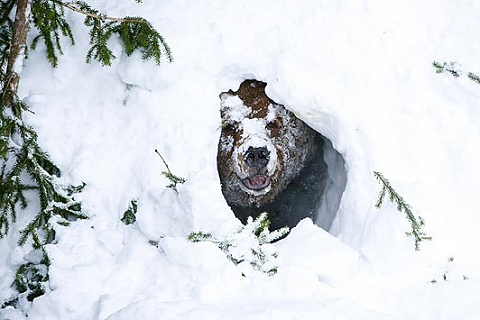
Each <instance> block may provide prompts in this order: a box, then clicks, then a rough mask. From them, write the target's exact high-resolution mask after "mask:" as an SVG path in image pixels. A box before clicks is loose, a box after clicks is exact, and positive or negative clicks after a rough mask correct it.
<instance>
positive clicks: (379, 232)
mask: <svg viewBox="0 0 480 320" xmlns="http://www.w3.org/2000/svg"><path fill="white" fill-rule="evenodd" d="M92 4H93V5H98V7H99V8H101V9H104V10H105V11H107V12H108V13H109V14H110V15H118V16H122V15H126V14H128V15H137V14H138V15H142V16H144V17H145V18H147V19H148V20H150V21H151V22H152V23H153V25H154V26H155V27H156V28H158V30H159V31H160V32H161V33H162V35H164V36H165V38H166V40H167V42H168V43H169V45H170V46H171V47H172V50H173V55H174V58H175V61H174V63H172V64H164V65H162V66H161V67H156V66H154V64H153V63H152V62H144V61H141V60H140V57H139V56H138V55H137V56H135V55H134V56H132V57H130V58H128V59H127V58H126V57H125V56H124V55H123V54H122V50H121V47H120V45H119V44H118V43H115V42H112V46H113V47H114V53H115V55H116V56H117V57H118V59H117V60H116V61H115V62H114V64H113V66H112V67H111V68H101V67H100V66H99V65H97V64H89V65H88V64H87V65H86V64H84V55H85V52H86V51H87V49H86V42H87V39H88V35H87V34H85V30H84V29H83V28H82V26H81V23H80V20H79V17H78V16H76V14H75V13H71V14H69V19H70V20H71V21H72V22H73V23H74V26H73V27H74V31H75V32H76V34H77V45H76V46H75V47H69V46H68V44H66V45H65V46H64V53H65V55H63V56H62V57H61V58H60V59H59V66H58V68H56V69H51V67H50V66H49V65H48V63H47V62H46V61H45V58H44V52H42V50H41V48H38V49H37V51H34V52H30V56H29V60H28V61H27V64H26V67H25V69H24V72H23V74H22V82H21V96H22V97H24V98H25V100H26V101H27V102H28V104H29V105H30V107H31V110H32V111H33V112H32V113H31V114H28V119H26V120H27V121H28V122H29V123H31V124H32V125H33V126H34V127H35V129H36V130H37V131H38V133H39V142H40V143H41V145H42V146H44V148H45V149H46V150H47V151H48V152H49V153H50V155H51V157H52V159H53V160H54V161H55V162H56V163H57V164H58V166H59V167H60V168H62V171H63V172H64V175H63V176H62V179H63V180H64V181H66V182H68V183H77V182H81V181H84V182H85V183H86V184H87V186H86V187H85V189H84V191H83V192H82V194H81V196H80V197H81V200H82V201H83V204H84V207H85V208H87V209H88V213H89V215H90V216H91V219H90V220H87V221H79V222H76V223H73V224H72V225H71V226H70V227H62V226H60V225H56V227H55V228H56V231H57V238H58V241H57V243H55V244H52V245H50V246H48V248H47V250H48V253H49V255H50V257H51V260H52V265H51V267H50V271H49V276H50V283H49V290H48V292H47V294H45V295H44V296H42V297H39V298H37V299H35V300H34V302H33V303H32V304H31V305H25V306H24V309H25V310H24V311H25V312H27V313H28V319H107V318H108V319H131V318H132V317H133V316H134V317H135V318H136V319H152V318H162V319H163V318H164V319H245V318H246V319H268V318H271V319H292V318H301V319H318V318H326V319H356V320H358V319H369V320H371V319H412V318H416V319H435V320H438V319H478V318H479V317H480V310H479V308H478V303H479V298H478V291H479V290H480V283H479V276H480V275H479V271H478V270H480V259H479V258H478V254H476V253H477V252H478V250H477V249H476V243H478V242H479V241H480V236H479V234H480V233H479V232H478V226H479V225H480V215H478V212H477V211H478V207H479V205H480V203H479V198H478V195H477V193H478V190H479V189H480V182H479V181H480V179H478V178H477V177H479V176H480V169H479V166H478V163H479V162H480V152H479V151H478V144H479V142H480V132H479V130H478V128H479V123H480V111H479V109H478V101H479V98H480V88H479V86H478V85H477V84H475V83H473V82H472V81H469V80H468V79H467V78H466V77H460V78H458V79H454V78H452V77H449V76H448V75H443V74H441V75H438V74H435V70H434V69H433V68H432V67H431V63H432V61H433V60H442V59H444V60H456V61H459V62H461V64H462V65H461V67H462V68H463V69H464V70H469V71H470V70H472V71H475V70H479V69H480V67H479V66H478V64H476V62H477V61H478V52H480V43H479V42H478V41H476V39H477V38H478V33H479V31H480V20H479V19H478V16H479V15H480V6H479V4H478V3H477V2H474V1H469V2H464V3H462V4H459V3H458V2H457V1H451V0H442V1H433V0H428V1H423V2H421V3H419V2H418V1H413V0H408V1H396V0H395V1H389V2H388V3H387V2H384V1H376V0H374V1H356V2H351V3H348V4H347V3H341V2H333V1H308V0H306V1H300V2H299V1H290V0H287V1H282V2H281V3H279V2H278V1H270V0H266V1H260V2H255V3H246V2H241V1H236V2H235V1H227V2H225V1H213V0H204V1H196V2H195V3H193V2H191V1H185V0H180V1H175V2H169V1H164V2H158V1H144V2H143V3H142V4H141V5H135V4H132V3H131V2H128V1H127V2H125V1H122V2H111V1H108V2H105V1H94V3H92ZM459 17H461V19H459ZM251 78H255V79H259V80H262V81H265V82H267V83H268V87H267V92H266V93H267V95H268V96H269V97H271V98H272V99H273V100H274V101H276V102H278V103H280V104H282V105H285V106H288V108H289V109H290V110H291V111H292V112H294V113H295V114H296V115H297V116H298V117H299V118H300V119H302V120H303V121H305V122H306V123H307V124H308V125H309V126H310V127H311V128H313V129H314V130H316V131H317V132H319V133H321V134H322V135H323V136H324V137H325V138H326V139H328V141H329V142H331V146H330V144H329V143H328V141H327V143H326V145H328V146H329V147H328V148H329V149H328V150H330V152H326V154H327V156H326V157H325V161H326V162H327V163H328V164H332V165H331V166H330V167H329V172H330V170H331V172H330V177H331V188H332V189H331V190H332V194H330V195H327V197H332V199H333V198H335V199H337V198H340V194H341V192H340V190H342V189H343V188H344V192H343V194H342V196H341V199H338V200H337V201H339V204H338V209H337V210H334V211H336V215H335V217H334V219H333V222H332V225H331V227H330V229H329V232H325V231H324V230H322V229H321V228H319V227H317V226H315V225H314V224H313V223H311V222H310V221H308V220H305V221H302V222H301V223H300V224H299V225H298V226H297V227H296V228H294V229H293V230H292V232H291V234H290V235H289V236H288V237H286V238H285V239H284V240H282V241H280V242H279V243H278V244H276V246H277V249H278V261H279V262H278V263H279V268H278V273H277V274H276V275H274V276H272V277H268V276H267V275H265V274H263V273H254V274H253V276H251V277H242V275H241V272H239V271H238V270H237V269H236V267H235V265H233V264H232V263H231V262H230V261H228V259H226V257H225V255H224V254H223V253H222V252H221V251H220V250H219V249H218V248H217V247H216V246H215V245H214V244H212V243H191V242H189V241H187V240H186V236H187V235H188V234H189V233H190V232H192V231H198V230H202V231H204V232H211V233H213V234H215V235H217V236H219V237H221V236H223V235H227V234H230V233H231V232H233V231H235V230H237V229H238V227H239V226H240V223H239V221H238V220H237V219H235V218H234V215H233V213H232V212H231V210H230V208H229V207H228V205H227V204H226V202H225V200H224V198H223V196H222V193H221V189H220V182H219V178H218V175H217V170H216V161H215V159H216V151H217V142H218V137H219V134H220V126H221V123H220V117H219V101H218V93H219V92H225V91H228V90H229V89H231V88H234V87H238V84H239V83H241V82H242V81H243V80H244V79H251ZM156 148H157V149H158V150H159V151H160V152H161V153H162V154H163V156H164V157H165V158H166V160H167V162H168V163H169V166H170V168H171V169H172V171H173V172H174V173H175V174H177V175H179V176H183V177H185V178H186V183H185V184H183V185H180V186H178V188H177V189H178V193H177V192H175V191H173V190H171V189H168V188H166V187H165V186H166V185H167V183H168V181H166V179H165V178H164V177H163V176H162V175H161V172H162V171H164V170H165V168H164V166H163V163H162V162H161V161H160V160H159V159H158V156H157V155H156V154H155V153H154V149H156ZM334 150H336V151H334ZM339 154H340V155H341V157H342V158H343V160H344V165H343V164H341V163H342V161H340V160H338V158H339ZM340 164H341V165H340ZM330 168H331V169H330ZM374 170H376V171H380V172H382V173H383V174H384V175H385V176H386V177H388V178H389V179H390V180H391V182H392V184H393V185H394V186H395V188H396V189H397V191H398V192H399V193H400V194H401V195H402V196H403V197H404V198H405V199H406V201H408V203H409V204H411V205H412V207H413V209H414V210H415V212H416V213H418V214H420V215H421V216H422V217H423V218H424V219H425V221H426V232H427V233H428V234H429V235H430V236H432V237H433V240H432V241H430V242H427V243H422V245H421V250H420V251H419V252H416V251H414V249H413V248H414V246H413V240H412V238H411V237H406V236H405V231H409V225H408V222H407V221H405V217H404V216H402V215H401V214H399V213H398V212H397V211H396V208H395V205H393V204H385V205H384V206H383V207H382V208H381V209H380V210H379V209H376V208H375V206H374V205H375V200H376V198H377V195H378V192H379V188H380V186H379V185H378V183H377V182H376V181H375V179H374V177H373V171H374ZM343 186H344V187H343ZM132 199H136V200H137V201H138V214H137V223H136V224H134V225H132V226H125V225H124V224H123V223H122V222H120V218H121V217H122V214H123V212H124V211H125V210H126V209H127V207H128V204H129V203H130V201H131V200H132ZM334 202H335V201H334ZM34 205H35V204H32V206H34ZM332 205H333V204H332ZM335 206H336V204H335ZM29 208H31V207H29ZM29 210H31V212H30V214H33V212H34V211H35V210H34V209H29ZM28 219H29V216H28V214H27V215H26V216H25V217H22V218H21V219H20V221H19V228H20V227H21V225H22V224H25V223H27V222H28ZM13 231H15V230H13ZM152 244H155V245H152ZM26 250H27V249H26V248H16V246H15V239H14V236H13V235H11V236H10V237H9V238H7V239H4V240H2V241H1V242H0V252H1V255H0V279H1V280H0V287H1V289H0V301H3V300H5V299H7V298H8V297H9V296H10V295H11V294H12V289H10V284H11V282H12V280H13V277H14V270H15V266H17V265H19V264H20V263H21V262H22V259H23V256H24V254H25V253H26V252H25V251H26ZM452 257H453V259H451V258H452ZM0 318H7V319H8V318H10V319H25V314H24V313H23V312H21V311H18V310H13V309H11V308H8V309H5V310H2V311H0Z"/></svg>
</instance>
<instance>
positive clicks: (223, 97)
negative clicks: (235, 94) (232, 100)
mask: <svg viewBox="0 0 480 320" xmlns="http://www.w3.org/2000/svg"><path fill="white" fill-rule="evenodd" d="M229 96H230V94H229V93H228V92H222V93H220V95H219V96H218V97H219V98H220V100H225V99H227V98H228V97H229Z"/></svg>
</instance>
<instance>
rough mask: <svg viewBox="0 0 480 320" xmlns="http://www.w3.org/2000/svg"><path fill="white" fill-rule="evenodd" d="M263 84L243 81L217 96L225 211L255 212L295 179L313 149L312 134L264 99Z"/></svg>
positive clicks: (220, 170) (310, 130)
mask: <svg viewBox="0 0 480 320" xmlns="http://www.w3.org/2000/svg"><path fill="white" fill-rule="evenodd" d="M265 87H266V83H264V82H260V81H257V80H245V81H244V82H243V83H242V84H241V85H240V88H239V89H238V91H236V92H233V91H232V90H230V91H228V92H224V93H222V94H220V100H221V110H220V111H221V117H222V131H221V136H220V141H219V144H218V158H217V165H218V172H219V176H220V181H221V183H222V192H223V194H224V197H225V199H226V200H227V203H228V204H229V205H230V206H232V205H233V206H240V207H260V206H262V205H264V204H266V203H269V202H271V201H273V200H274V198H275V196H276V195H278V193H279V192H281V191H282V190H283V189H285V187H286V186H287V185H288V184H289V182H290V181H291V180H292V179H293V178H295V177H296V176H297V175H298V173H299V172H300V171H301V169H302V168H303V166H304V164H305V162H306V161H307V155H308V154H309V150H310V149H311V148H312V146H313V144H314V131H313V130H312V129H310V128H309V127H308V126H307V125H306V124H305V123H303V122H302V121H301V120H299V119H298V118H297V117H296V116H295V115H294V114H293V113H292V112H290V111H288V110H287V109H286V108H285V107H284V106H282V105H279V104H277V103H275V102H274V101H273V100H271V99H270V98H269V97H267V95H266V94H265Z"/></svg>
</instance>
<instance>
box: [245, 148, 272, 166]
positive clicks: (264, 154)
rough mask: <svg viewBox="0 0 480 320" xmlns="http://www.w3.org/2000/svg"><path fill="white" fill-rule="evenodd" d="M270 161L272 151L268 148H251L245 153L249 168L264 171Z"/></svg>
mask: <svg viewBox="0 0 480 320" xmlns="http://www.w3.org/2000/svg"><path fill="white" fill-rule="evenodd" d="M269 159H270V151H268V150H267V148H265V147H262V148H253V147H249V148H248V150H247V152H245V162H246V163H247V165H248V166H249V167H252V168H257V169H262V168H265V167H266V166H267V164H268V160H269Z"/></svg>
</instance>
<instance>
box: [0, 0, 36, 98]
mask: <svg viewBox="0 0 480 320" xmlns="http://www.w3.org/2000/svg"><path fill="white" fill-rule="evenodd" d="M29 1H30V0H18V1H17V11H16V13H15V22H14V23H13V36H12V43H11V45H10V54H9V56H8V64H7V70H6V81H5V87H4V88H3V90H4V93H5V96H4V101H3V103H4V105H9V104H10V103H11V102H12V100H13V97H14V96H15V95H16V94H17V90H18V84H19V82H20V75H19V72H20V65H19V64H21V63H23V54H24V53H25V47H26V43H27V32H28V11H29Z"/></svg>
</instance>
